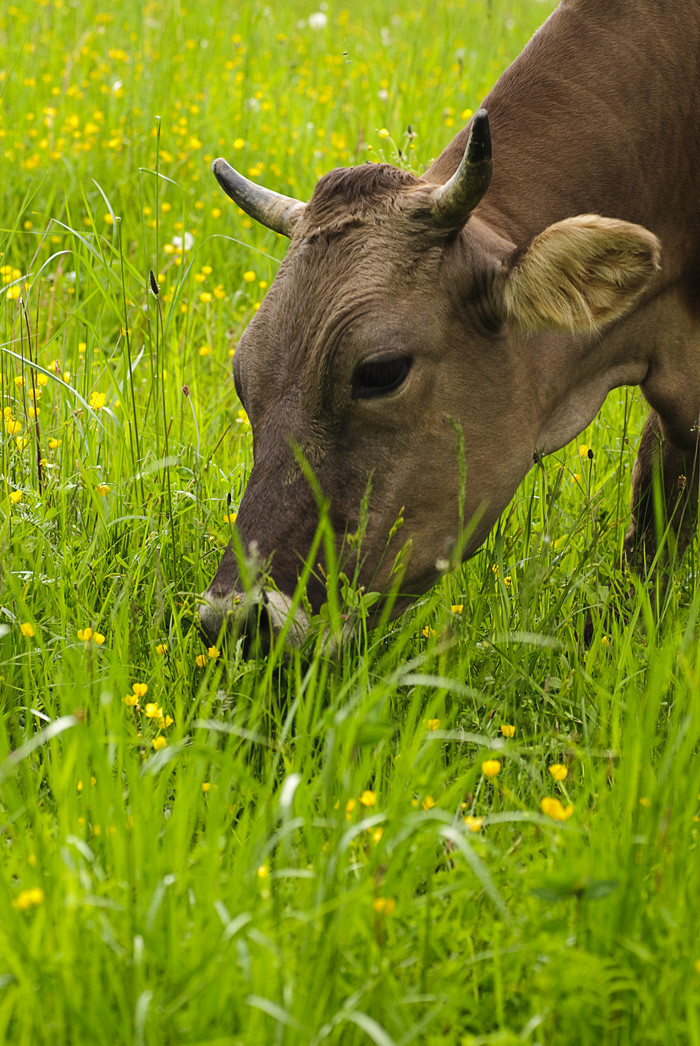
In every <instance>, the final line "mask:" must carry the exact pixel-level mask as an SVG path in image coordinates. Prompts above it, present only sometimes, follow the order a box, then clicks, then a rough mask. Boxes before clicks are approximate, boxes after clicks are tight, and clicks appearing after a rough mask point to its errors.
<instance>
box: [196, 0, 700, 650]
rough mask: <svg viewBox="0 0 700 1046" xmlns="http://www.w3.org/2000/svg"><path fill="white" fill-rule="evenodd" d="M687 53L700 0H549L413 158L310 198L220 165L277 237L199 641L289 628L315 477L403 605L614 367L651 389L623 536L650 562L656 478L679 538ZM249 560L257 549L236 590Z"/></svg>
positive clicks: (480, 530)
mask: <svg viewBox="0 0 700 1046" xmlns="http://www.w3.org/2000/svg"><path fill="white" fill-rule="evenodd" d="M699 64H700V0H685V2H684V3H683V4H677V3H674V2H672V0H563V2H562V3H561V4H560V5H559V7H558V8H557V9H556V10H555V11H554V12H553V14H552V15H551V16H550V17H549V18H548V19H547V21H546V22H545V23H544V25H543V26H542V27H541V28H540V29H539V30H538V32H537V33H536V34H535V35H534V37H533V38H532V40H531V41H530V43H529V44H528V45H527V47H526V48H525V50H524V51H523V52H522V54H521V55H520V56H519V57H518V58H517V59H516V60H515V61H514V62H513V64H512V65H511V66H510V67H509V68H508V69H507V70H506V71H505V73H504V74H503V75H502V76H501V77H500V79H499V80H498V82H497V84H496V86H495V87H494V88H493V90H492V91H491V92H490V94H488V96H487V97H486V99H485V100H484V102H483V108H482V109H481V110H479V111H478V112H477V113H476V115H475V116H474V117H473V119H472V120H471V122H470V124H469V125H468V126H467V127H465V128H464V129H463V130H461V131H460V132H459V133H458V134H457V136H456V138H455V139H454V140H453V141H452V142H451V143H450V144H449V145H448V146H447V148H446V149H445V150H444V152H442V153H441V154H440V155H439V156H438V158H437V159H436V160H435V161H434V162H433V164H432V165H431V166H430V167H429V169H428V170H427V171H426V172H425V174H423V175H422V177H416V176H414V175H413V174H411V173H409V172H407V171H405V170H402V169H398V168H396V167H394V166H392V165H389V164H384V163H381V164H375V163H370V164H364V165H361V166H358V167H356V168H351V169H337V170H333V171H331V172H330V173H328V174H326V175H325V176H324V177H322V178H321V179H320V181H319V182H318V184H317V185H316V188H315V190H314V193H313V195H312V197H311V200H310V201H309V202H308V203H303V202H300V201H298V200H294V199H291V198H289V197H286V196H281V195H279V194H277V193H275V192H273V191H271V190H269V189H266V188H261V187H259V186H257V185H255V184H253V183H251V182H249V181H248V180H247V179H245V178H243V177H242V176H241V175H240V174H238V173H237V172H236V171H234V170H233V169H232V168H231V167H230V166H229V165H228V164H227V163H226V162H225V160H223V159H219V160H216V161H215V162H214V164H213V170H214V174H215V175H216V178H217V179H218V181H219V183H220V184H221V186H222V187H223V189H224V190H225V191H226V192H227V193H228V195H229V196H230V197H232V199H233V200H235V202H236V203H237V204H238V205H239V206H240V207H241V208H242V209H243V210H244V211H246V212H247V213H248V214H249V215H250V216H251V217H252V218H254V219H255V220H256V221H258V222H261V223H262V224H263V225H265V226H267V227H268V228H270V229H273V230H275V231H276V232H277V233H280V234H282V235H284V236H287V237H288V238H289V240H290V244H289V250H288V253H287V255H286V257H285V259H284V261H283V262H282V264H281V266H280V268H279V271H278V274H277V276H276V278H275V280H274V281H273V283H272V285H271V286H270V289H269V291H268V294H267V296H266V297H265V300H264V301H263V303H262V306H261V307H260V309H259V311H258V312H257V313H256V314H255V316H254V318H253V320H252V322H251V323H250V325H249V326H248V328H247V330H246V331H245V333H244V335H243V337H242V339H241V341H240V343H239V345H238V347H237V349H236V352H235V356H234V378H235V385H236V389H237V391H238V394H239V396H240V399H241V401H242V403H243V406H244V407H245V409H246V411H247V413H248V416H249V418H250V422H251V425H252V431H253V453H254V463H253V469H252V472H251V474H250V478H249V481H248V484H247V488H246V490H245V493H244V496H243V498H242V501H241V505H240V511H239V513H238V519H237V523H236V528H237V534H236V544H237V547H238V552H237V553H236V552H235V551H234V549H233V548H232V547H231V546H229V548H228V549H227V550H226V552H225V554H224V556H223V559H222V561H221V564H220V566H219V569H218V571H217V573H216V576H215V577H214V580H213V581H212V583H211V585H210V587H209V588H208V590H207V591H206V592H205V593H204V596H203V600H202V604H201V609H200V618H201V623H202V627H203V630H204V632H205V633H206V635H207V636H208V637H209V638H210V639H211V641H212V642H214V641H215V640H216V639H217V637H220V636H221V634H222V630H223V631H227V632H230V631H231V630H232V629H233V630H234V632H235V630H236V629H238V630H239V631H243V632H244V633H245V632H247V633H248V634H249V635H250V634H251V633H253V634H255V633H256V630H257V632H258V636H262V633H263V632H265V633H267V632H271V634H272V635H273V636H274V635H275V634H276V633H277V632H278V630H279V629H280V628H281V626H282V623H283V622H284V621H285V615H286V612H287V610H288V608H289V604H290V599H291V597H292V594H293V593H294V591H295V586H296V584H297V581H298V577H299V573H300V569H301V565H302V564H303V562H304V559H305V557H307V555H308V554H309V551H310V549H311V547H312V542H313V540H314V534H315V531H316V527H317V523H318V500H319V497H320V496H321V495H322V497H323V499H325V501H326V503H327V505H328V513H329V516H330V520H331V522H332V524H333V528H334V532H335V535H336V543H337V551H338V555H342V554H343V550H344V549H347V548H348V536H351V535H353V533H354V532H355V531H356V530H357V528H358V527H359V526H360V525H361V527H362V530H363V534H364V536H363V541H362V547H361V561H360V571H359V578H358V580H359V582H360V584H361V585H363V586H365V587H366V588H369V589H371V590H373V591H376V592H379V593H382V594H383V595H384V596H385V597H386V595H387V593H388V592H389V591H390V590H393V597H392V598H394V600H395V601H394V604H393V607H392V610H391V613H392V614H393V615H394V616H396V615H398V614H399V613H401V612H402V611H403V610H404V609H405V608H406V607H407V606H408V605H409V604H410V602H411V600H412V599H413V598H414V597H415V596H416V595H418V594H421V593H424V592H425V591H427V590H428V588H430V586H432V585H433V584H434V583H435V582H436V580H437V579H438V578H439V576H440V572H441V570H444V567H445V563H446V562H448V561H449V560H450V557H452V559H454V554H455V549H456V550H457V551H458V554H459V556H460V557H466V556H469V555H470V554H472V553H473V552H474V551H475V550H476V549H477V548H478V547H479V545H480V544H481V543H482V542H483V541H484V539H485V538H486V536H487V535H488V533H489V531H490V530H491V528H492V527H493V525H494V523H495V521H496V520H497V519H498V517H499V515H500V514H501V513H502V512H503V510H504V509H505V508H506V506H507V505H508V503H509V501H510V500H511V498H512V497H513V495H514V493H515V491H516V489H517V487H518V485H519V484H520V482H521V481H522V479H523V478H524V477H525V475H526V473H527V472H528V470H529V469H530V468H531V467H532V465H533V462H536V461H539V460H540V459H541V457H542V456H543V455H546V454H550V453H552V452H553V451H557V450H559V449H560V448H562V447H564V446H565V445H566V444H567V443H568V442H569V441H570V440H571V439H573V438H574V437H575V436H577V435H578V434H579V433H580V432H581V431H582V430H583V429H584V428H585V427H586V426H587V425H589V424H590V422H591V421H592V420H593V419H594V418H595V416H596V414H597V413H598V411H599V409H600V407H601V405H602V404H603V401H604V400H605V398H606V396H607V394H608V393H609V392H610V391H611V390H612V389H615V388H617V387H619V386H622V385H630V386H638V387H639V388H640V389H641V391H642V393H643V395H644V397H645V398H646V400H647V401H648V403H649V406H650V408H651V409H650V412H649V415H648V419H647V421H646V425H645V427H644V431H643V434H642V437H641V444H640V448H639V453H638V456H637V459H636V462H635V466H634V469H633V492H632V510H631V521H630V526H629V530H628V531H627V534H626V537H625V541H624V551H625V555H626V557H627V559H628V560H629V561H630V563H631V565H632V567H633V568H636V569H643V568H644V565H645V564H648V563H651V562H652V560H653V559H654V556H655V554H656V551H657V525H656V519H655V511H654V505H653V497H652V492H653V489H654V487H655V486H658V484H659V482H660V484H661V489H662V490H663V493H664V495H665V499H666V511H667V515H668V518H669V519H670V521H671V528H672V533H674V534H675V542H676V545H675V548H676V553H677V555H680V554H682V552H683V550H684V548H685V547H686V545H687V544H688V541H689V540H690V538H691V536H692V529H693V523H694V520H695V515H696V512H695V509H696V507H697V478H696V477H697V471H696V469H695V456H696V452H697V447H698V418H699V416H700V191H699V190H700V174H699V173H698V172H699V171H700V134H699V133H698V132H699V130H700V128H699V126H698V125H699V123H700V75H699ZM491 142H493V146H492V144H491ZM460 448H461V449H460ZM314 477H315V478H314ZM399 519H400V520H401V521H402V523H403V526H402V527H401V528H400V529H398V528H397V526H396V523H397V520H399ZM344 542H345V544H343V543H344ZM387 542H388V544H387ZM402 546H404V553H405V554H404V556H403V557H402V559H401V570H402V574H401V578H400V591H398V592H397V591H396V587H397V582H396V579H395V577H394V575H393V574H392V570H393V568H394V565H395V560H396V554H397V552H398V550H399V549H400V548H401V547H402ZM321 551H322V550H321ZM316 560H317V561H318V562H319V564H320V568H319V570H318V571H315V572H314V573H313V574H312V576H311V577H310V579H309V585H308V601H309V604H310V606H311V608H312V610H313V611H314V612H315V611H316V610H318V608H319V606H320V604H321V603H322V602H323V601H324V599H325V598H326V593H325V588H324V585H323V577H322V571H323V562H324V561H323V556H322V555H321V554H320V553H319V554H317V555H316ZM243 561H245V563H246V564H247V567H248V568H250V564H251V562H253V561H254V562H255V563H257V564H258V571H259V573H258V574H256V573H255V569H254V570H253V575H251V577H250V578H249V579H248V581H247V582H246V585H245V586H244V585H243V583H242V582H241V580H240V573H239V572H240V570H241V569H242V567H241V563H242V562H243ZM256 577H258V578H259V580H258V581H257V582H256ZM266 578H267V579H268V580H267V581H265V579H266ZM270 578H271V579H272V583H270V581H269V579H270ZM244 589H245V591H244ZM307 606H308V604H307ZM303 618H304V615H303V612H302V611H298V612H297V614H296V619H295V626H294V628H293V629H292V632H291V633H290V635H291V636H292V637H293V634H294V633H295V632H296V633H297V638H298V641H299V640H301V639H303V636H304V630H305V626H304V620H303ZM261 621H263V622H264V623H263V624H261ZM262 638H263V639H264V638H265V637H264V636H263V637H262ZM266 641H267V642H268V643H269V635H268V636H267V640H266Z"/></svg>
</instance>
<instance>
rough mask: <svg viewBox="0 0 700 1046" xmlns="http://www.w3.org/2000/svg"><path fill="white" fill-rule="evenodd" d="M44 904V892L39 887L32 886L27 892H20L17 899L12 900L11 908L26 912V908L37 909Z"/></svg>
mask: <svg viewBox="0 0 700 1046" xmlns="http://www.w3.org/2000/svg"><path fill="white" fill-rule="evenodd" d="M43 903H44V891H43V890H42V889H41V888H40V887H39V886H32V887H31V888H30V889H29V890H22V892H21V893H20V894H18V895H17V897H15V898H13V901H12V907H13V908H17V909H19V911H20V912H26V911H27V909H28V908H38V907H39V905H40V904H43Z"/></svg>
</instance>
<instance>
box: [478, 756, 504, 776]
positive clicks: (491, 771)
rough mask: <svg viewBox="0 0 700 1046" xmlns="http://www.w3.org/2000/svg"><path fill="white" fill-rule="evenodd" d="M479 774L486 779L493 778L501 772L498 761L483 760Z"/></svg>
mask: <svg viewBox="0 0 700 1046" xmlns="http://www.w3.org/2000/svg"><path fill="white" fill-rule="evenodd" d="M481 772H482V773H483V774H486V776H487V777H495V776H496V774H500V772H501V763H500V760H498V759H485V760H484V762H483V763H482V764H481Z"/></svg>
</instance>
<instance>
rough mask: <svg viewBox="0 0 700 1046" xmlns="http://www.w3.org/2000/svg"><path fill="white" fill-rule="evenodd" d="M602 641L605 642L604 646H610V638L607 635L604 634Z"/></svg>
mask: <svg viewBox="0 0 700 1046" xmlns="http://www.w3.org/2000/svg"><path fill="white" fill-rule="evenodd" d="M601 643H602V644H603V646H610V640H609V639H608V637H607V636H603V638H602V639H601Z"/></svg>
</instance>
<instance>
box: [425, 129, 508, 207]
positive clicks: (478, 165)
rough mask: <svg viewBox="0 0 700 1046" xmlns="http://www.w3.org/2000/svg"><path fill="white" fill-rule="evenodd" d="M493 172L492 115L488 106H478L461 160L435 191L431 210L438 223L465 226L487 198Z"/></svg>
mask: <svg viewBox="0 0 700 1046" xmlns="http://www.w3.org/2000/svg"><path fill="white" fill-rule="evenodd" d="M492 172H493V161H492V159H491V132H490V131H489V118H488V114H487V112H486V110H485V109H479V111H478V112H477V113H475V115H474V119H473V120H472V125H471V129H470V131H469V141H468V142H467V148H466V149H465V150H464V156H463V157H462V162H461V163H460V165H459V167H458V168H457V170H456V171H455V173H454V174H453V175H452V177H451V178H450V180H449V182H445V184H444V185H441V186H440V188H439V189H436V190H435V194H434V196H433V203H432V211H433V216H434V218H435V220H436V221H437V223H438V224H439V225H446V226H455V227H458V226H461V225H464V223H465V222H466V220H467V218H468V217H469V215H470V214H471V212H472V211H473V210H474V208H475V207H476V205H477V203H479V201H480V200H481V199H482V198H483V197H484V194H485V193H486V190H487V189H488V187H489V182H490V181H491V174H492Z"/></svg>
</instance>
